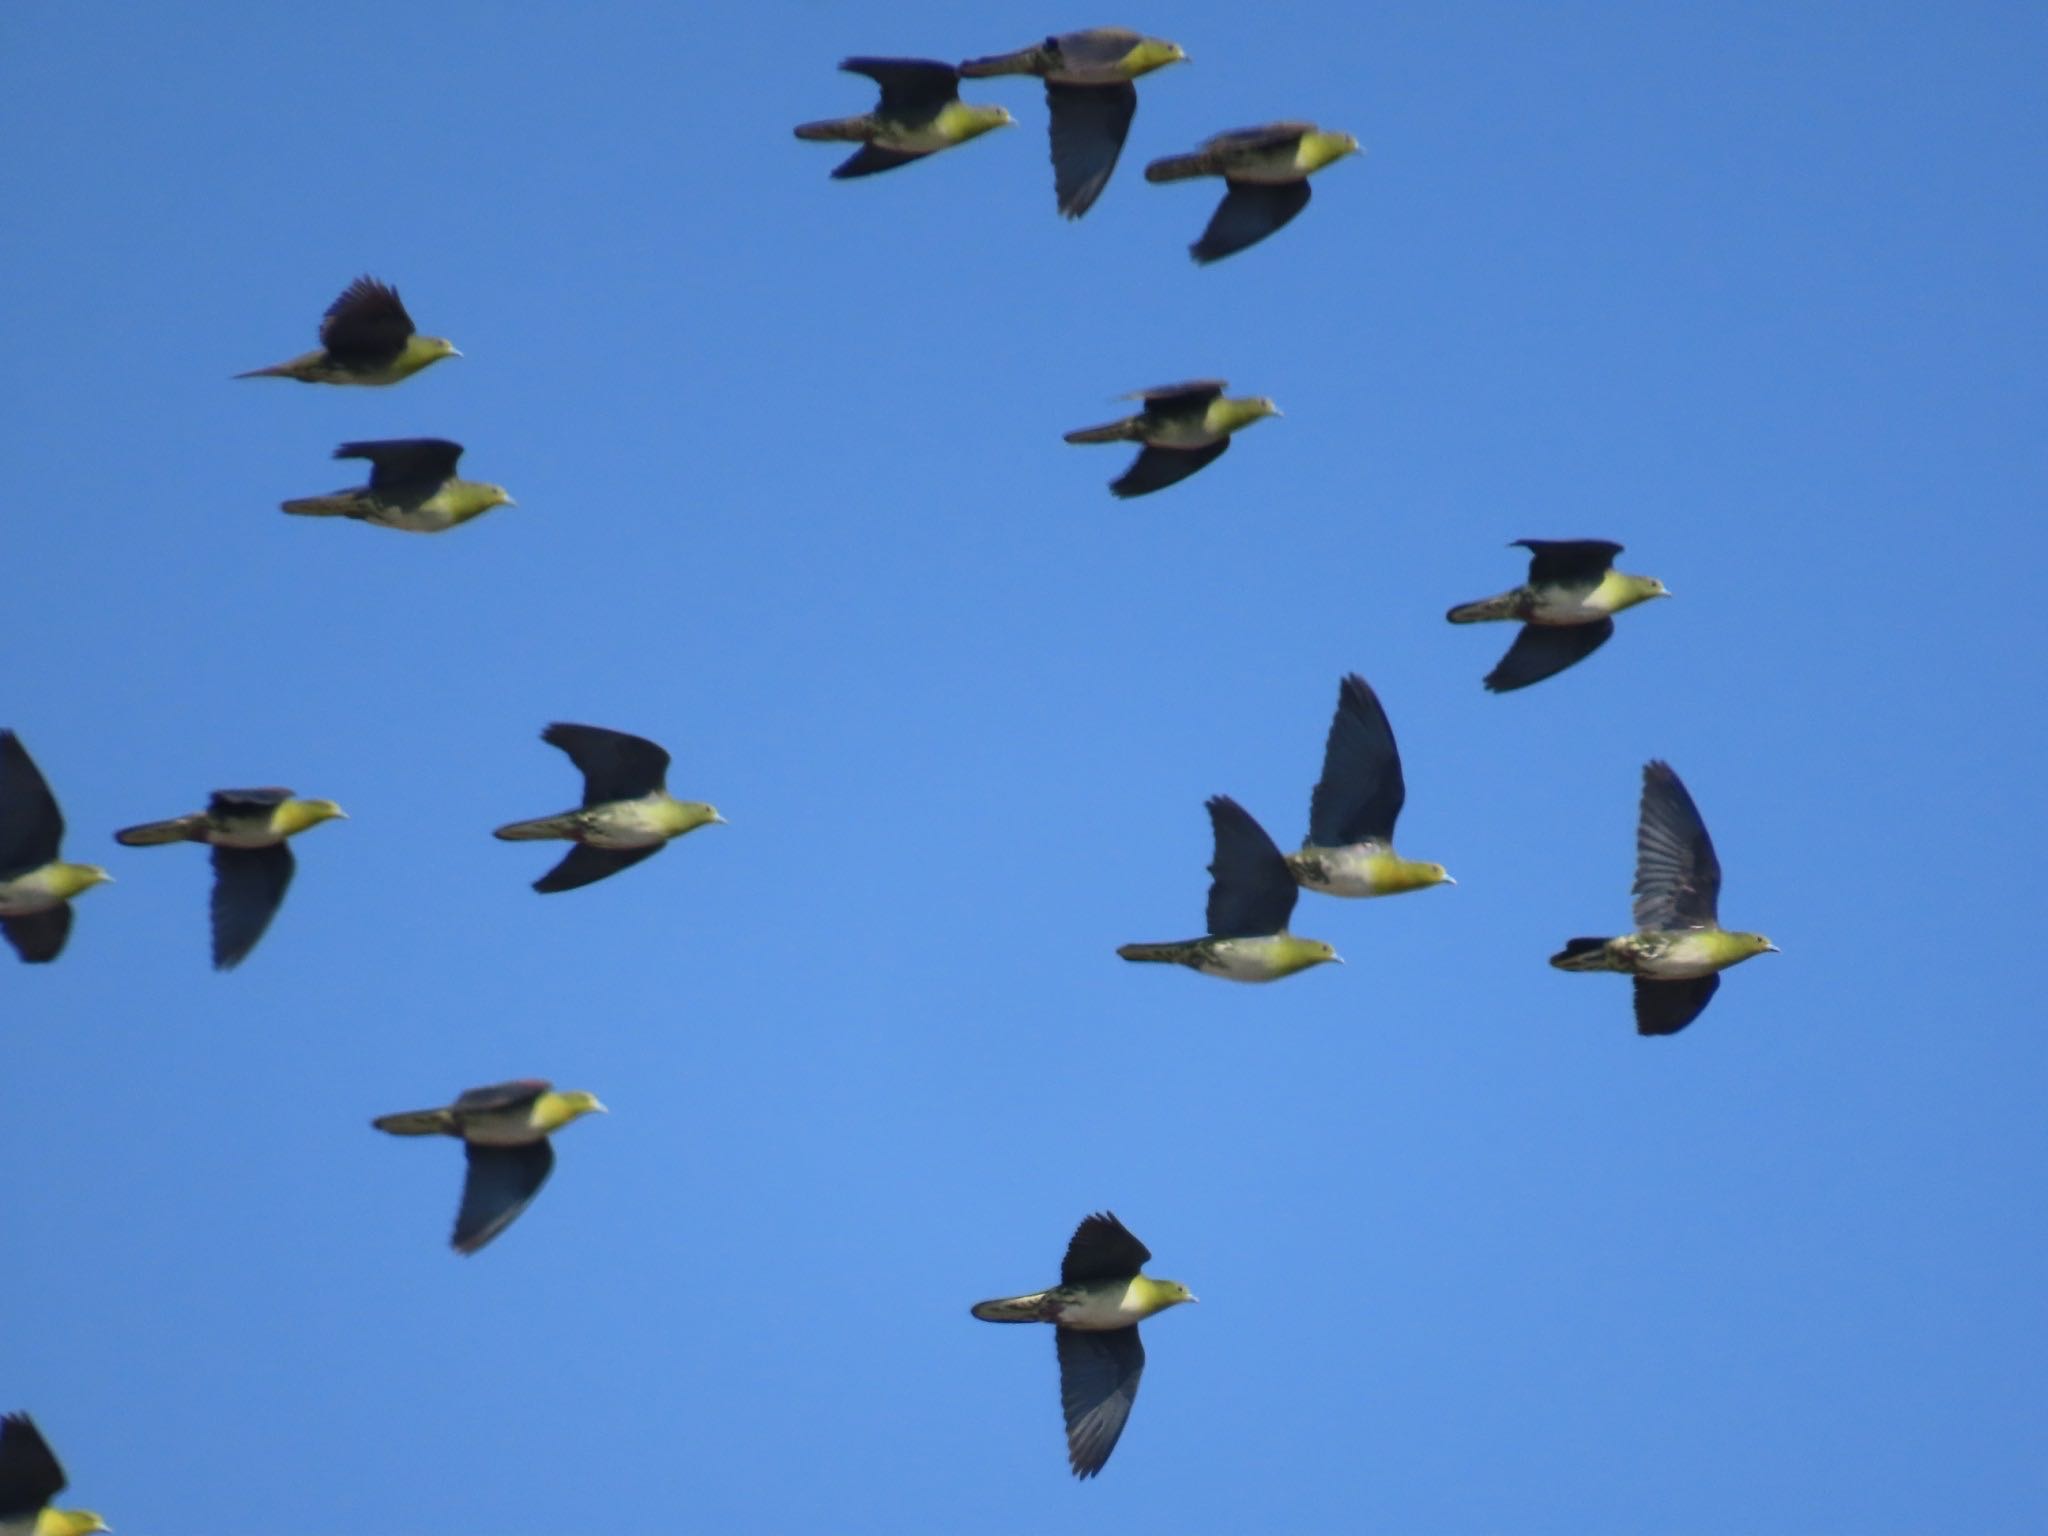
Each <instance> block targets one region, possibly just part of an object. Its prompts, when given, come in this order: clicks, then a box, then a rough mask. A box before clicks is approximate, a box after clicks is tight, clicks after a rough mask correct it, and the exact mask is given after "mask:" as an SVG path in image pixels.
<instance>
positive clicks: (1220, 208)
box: [1188, 180, 1310, 266]
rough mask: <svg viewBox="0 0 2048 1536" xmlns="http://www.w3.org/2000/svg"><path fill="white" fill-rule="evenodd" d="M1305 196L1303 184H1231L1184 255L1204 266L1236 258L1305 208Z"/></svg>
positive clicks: (1308, 194) (1291, 182) (1306, 190)
mask: <svg viewBox="0 0 2048 1536" xmlns="http://www.w3.org/2000/svg"><path fill="white" fill-rule="evenodd" d="M1309 196H1310V193H1309V186H1308V182H1307V181H1306V180H1303V181H1283V182H1280V183H1279V184H1278V185H1274V184H1270V183H1267V182H1253V181H1237V182H1232V183H1231V184H1230V190H1229V191H1228V192H1226V193H1224V194H1223V201H1222V202H1220V203H1218V204H1217V205H1216V211H1215V213H1213V214H1212V215H1210V217H1209V227H1208V228H1207V229H1205V230H1203V231H1202V238H1201V239H1199V240H1197V241H1196V242H1195V243H1194V244H1193V245H1191V246H1189V247H1188V254H1189V255H1191V256H1193V257H1194V258H1195V260H1196V261H1197V262H1199V263H1200V264H1202V265H1203V266H1207V265H1208V264H1209V263H1210V262H1212V261H1221V260H1222V259H1223V258H1224V257H1226V256H1234V255H1236V254H1237V253H1238V252H1239V251H1241V250H1243V249H1244V248H1245V247H1246V246H1248V245H1257V244H1258V243H1259V242H1260V241H1261V240H1263V239H1265V238H1266V236H1268V235H1270V234H1272V233H1273V231H1274V230H1276V229H1278V228H1280V227H1281V226H1282V225H1283V224H1285V223H1287V222H1288V220H1290V219H1292V218H1293V217H1294V216H1295V215H1296V214H1297V213H1300V212H1301V210H1302V209H1304V208H1306V207H1307V206H1308V200H1309Z"/></svg>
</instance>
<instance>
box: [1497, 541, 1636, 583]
mask: <svg viewBox="0 0 2048 1536" xmlns="http://www.w3.org/2000/svg"><path fill="white" fill-rule="evenodd" d="M1515 543H1516V544H1519V545H1520V546H1521V547H1522V548H1523V549H1526V550H1528V551H1529V585H1530V586H1532V587H1552V586H1579V585H1583V586H1585V587H1586V588H1587V589H1588V590H1590V589H1591V588H1593V587H1597V586H1599V585H1600V581H1601V578H1602V577H1604V576H1605V575H1606V574H1607V568H1608V567H1609V566H1611V565H1613V564H1614V557H1615V556H1616V555H1618V554H1620V553H1621V546H1620V545H1619V544H1616V543H1614V542H1613V541H1611V540H1609V539H1516V540H1515Z"/></svg>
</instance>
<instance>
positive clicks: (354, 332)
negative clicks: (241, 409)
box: [235, 277, 462, 384]
mask: <svg viewBox="0 0 2048 1536" xmlns="http://www.w3.org/2000/svg"><path fill="white" fill-rule="evenodd" d="M460 356H462V354H461V353H460V352H458V351H456V350H455V343H454V342H452V341H448V340H446V339H444V338H443V337H440V336H421V335H419V334H418V333H417V332H415V331H414V330H413V328H412V316H411V315H409V314H407V313H406V312H405V305H404V304H402V303H401V302H400V301H399V298H398V290H397V289H396V288H393V287H391V286H390V285H389V284H388V283H380V282H378V281H377V279H375V278H374V277H359V278H357V279H356V280H355V281H354V282H352V283H350V284H349V285H348V286H347V287H346V288H344V289H342V291H341V297H340V298H338V299H336V300H335V301H334V302H333V303H332V304H330V305H328V306H327V313H326V315H325V316H324V317H323V318H322V319H321V321H320V350H319V351H317V352H306V353H302V354H301V355H299V356H298V357H295V358H292V359H291V360H290V361H289V362H283V363H275V364H273V365H272V366H270V367H268V368H252V369H250V370H249V371H248V372H247V373H238V374H236V375H235V377H236V378H238V379H297V380H298V381H299V382H300V383H301V384H396V383H397V382H398V381H399V380H400V379H409V378H411V377H412V376H413V375H414V374H416V373H418V372H419V371H420V370H421V369H422V368H425V367H427V366H429V365H430V364H433V363H438V362H439V361H441V359H442V358H444V357H460Z"/></svg>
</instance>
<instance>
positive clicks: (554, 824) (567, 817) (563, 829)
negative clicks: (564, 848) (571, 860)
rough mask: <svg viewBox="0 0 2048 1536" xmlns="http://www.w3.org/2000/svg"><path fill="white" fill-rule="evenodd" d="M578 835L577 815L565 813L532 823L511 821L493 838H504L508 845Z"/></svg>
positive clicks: (538, 818)
mask: <svg viewBox="0 0 2048 1536" xmlns="http://www.w3.org/2000/svg"><path fill="white" fill-rule="evenodd" d="M575 835H576V813H575V812H574V811H564V812H562V813H561V815H559V816H540V817H536V818H535V819H534V820H532V821H511V822H507V823H506V824H505V825H504V826H502V827H500V828H498V830H497V831H495V832H493V833H492V834H491V836H493V837H499V838H503V839H504V840H505V841H506V842H508V843H539V842H546V841H548V840H550V839H559V838H564V837H568V838H573V837H574V836H575Z"/></svg>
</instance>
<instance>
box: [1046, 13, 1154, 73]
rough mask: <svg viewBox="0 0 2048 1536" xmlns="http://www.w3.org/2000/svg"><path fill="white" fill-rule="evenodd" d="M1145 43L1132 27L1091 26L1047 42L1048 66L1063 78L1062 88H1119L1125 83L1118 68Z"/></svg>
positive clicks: (1049, 39)
mask: <svg viewBox="0 0 2048 1536" xmlns="http://www.w3.org/2000/svg"><path fill="white" fill-rule="evenodd" d="M1144 40H1145V36H1144V34H1143V33H1141V32H1133V31H1132V30H1131V29H1130V28H1129V27H1090V28H1089V29H1088V30H1087V31H1085V32H1063V33H1061V34H1060V35H1059V36H1058V37H1048V38H1047V39H1046V40H1045V47H1046V52H1047V54H1048V55H1049V57H1048V58H1047V60H1046V67H1047V68H1048V69H1050V70H1052V71H1053V72H1054V73H1056V74H1057V75H1059V76H1060V77H1061V84H1063V85H1116V84H1119V83H1124V80H1123V75H1122V74H1121V73H1120V71H1119V70H1118V66H1119V65H1120V64H1122V63H1123V61H1124V58H1125V56H1126V55H1128V54H1129V53H1130V51H1131V50H1132V49H1133V48H1135V47H1137V46H1138V44H1140V43H1142V42H1143V41H1144Z"/></svg>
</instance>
